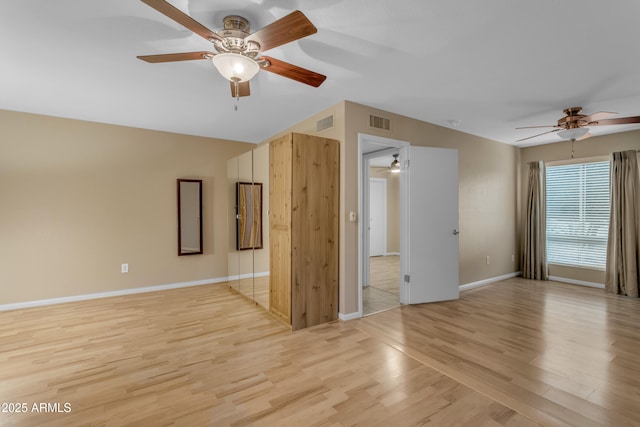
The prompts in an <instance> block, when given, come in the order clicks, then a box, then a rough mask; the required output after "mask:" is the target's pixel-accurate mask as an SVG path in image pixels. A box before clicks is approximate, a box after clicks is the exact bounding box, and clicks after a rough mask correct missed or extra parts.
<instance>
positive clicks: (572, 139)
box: [571, 138, 576, 159]
mask: <svg viewBox="0 0 640 427" xmlns="http://www.w3.org/2000/svg"><path fill="white" fill-rule="evenodd" d="M574 142H576V139H575V138H571V158H572V159H573V143H574Z"/></svg>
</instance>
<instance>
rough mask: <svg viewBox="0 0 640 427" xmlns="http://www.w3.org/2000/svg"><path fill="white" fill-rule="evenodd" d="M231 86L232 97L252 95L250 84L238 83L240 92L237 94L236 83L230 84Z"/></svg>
mask: <svg viewBox="0 0 640 427" xmlns="http://www.w3.org/2000/svg"><path fill="white" fill-rule="evenodd" d="M229 83H230V84H231V97H232V98H237V97H238V96H249V95H251V89H250V87H249V82H240V83H238V92H240V95H238V92H236V84H235V83H234V82H231V81H230V82H229Z"/></svg>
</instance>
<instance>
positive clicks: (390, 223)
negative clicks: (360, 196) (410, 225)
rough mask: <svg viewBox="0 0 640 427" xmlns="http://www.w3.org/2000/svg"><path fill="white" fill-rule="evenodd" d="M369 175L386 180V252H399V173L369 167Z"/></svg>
mask: <svg viewBox="0 0 640 427" xmlns="http://www.w3.org/2000/svg"><path fill="white" fill-rule="evenodd" d="M369 175H370V176H371V177H372V178H384V179H386V180H387V252H388V253H400V175H399V174H397V173H391V172H389V170H380V168H379V167H372V168H370V171H369Z"/></svg>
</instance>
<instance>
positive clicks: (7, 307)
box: [0, 277, 229, 311]
mask: <svg viewBox="0 0 640 427" xmlns="http://www.w3.org/2000/svg"><path fill="white" fill-rule="evenodd" d="M227 281H229V278H228V277H218V278H215V279H203V280H195V281H192V282H181V283H169V284H166V285H155V286H145V287H142V288H132V289H122V290H118V291H107V292H98V293H94V294H84V295H74V296H69V297H61V298H49V299H41V300H36V301H25V302H16V303H12V304H3V305H0V311H9V310H18V309H21V308H33V307H41V306H44V305H54V304H63V303H66V302H76V301H86V300H90V299H97V298H109V297H117V296H121V295H133V294H141V293H145V292H156V291H166V290H169V289H179V288H187V287H190V286H201V285H209V284H212V283H223V282H227Z"/></svg>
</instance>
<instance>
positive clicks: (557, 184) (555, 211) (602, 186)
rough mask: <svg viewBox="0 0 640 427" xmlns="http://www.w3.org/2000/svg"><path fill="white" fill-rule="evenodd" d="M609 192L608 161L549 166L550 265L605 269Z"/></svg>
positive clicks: (547, 182) (547, 184)
mask: <svg viewBox="0 0 640 427" xmlns="http://www.w3.org/2000/svg"><path fill="white" fill-rule="evenodd" d="M609 191H610V190H609V162H608V161H604V162H593V163H577V164H569V165H559V166H547V168H546V194H547V262H548V263H549V264H559V265H568V266H575V267H589V268H598V269H604V268H605V263H606V260H607V235H608V233H609V209H610V206H609V199H610V195H609Z"/></svg>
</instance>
